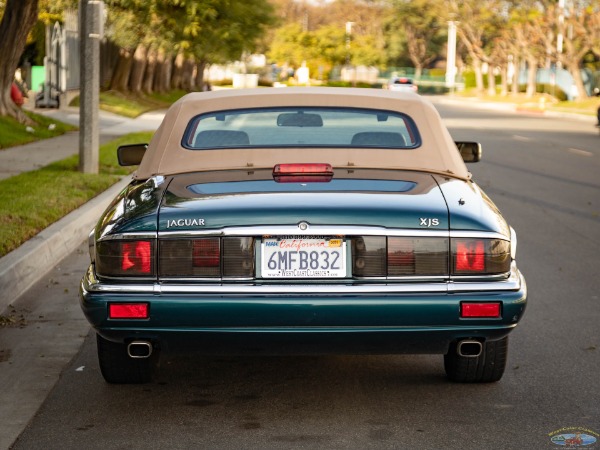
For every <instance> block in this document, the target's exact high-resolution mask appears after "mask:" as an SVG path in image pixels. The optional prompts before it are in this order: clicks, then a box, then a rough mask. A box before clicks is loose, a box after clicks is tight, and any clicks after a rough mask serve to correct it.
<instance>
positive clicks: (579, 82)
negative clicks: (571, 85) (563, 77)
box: [565, 64, 589, 101]
mask: <svg viewBox="0 0 600 450" xmlns="http://www.w3.org/2000/svg"><path fill="white" fill-rule="evenodd" d="M565 65H566V64H565ZM566 67H567V69H568V70H569V72H570V73H571V76H572V77H573V81H574V82H575V87H576V88H577V99H576V100H577V101H581V100H585V99H586V98H588V97H589V95H588V93H587V91H586V90H585V86H584V85H583V78H582V77H581V68H580V67H579V64H573V65H572V66H569V65H566Z"/></svg>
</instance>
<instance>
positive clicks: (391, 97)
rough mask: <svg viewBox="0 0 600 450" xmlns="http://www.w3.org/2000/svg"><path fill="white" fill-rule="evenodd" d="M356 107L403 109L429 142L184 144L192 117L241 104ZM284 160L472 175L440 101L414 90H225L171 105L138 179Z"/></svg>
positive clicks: (188, 97)
mask: <svg viewBox="0 0 600 450" xmlns="http://www.w3.org/2000/svg"><path fill="white" fill-rule="evenodd" d="M290 106H292V107H293V106H307V107H311V106H312V107H320V106H321V107H323V106H324V107H349V108H369V109H381V110H391V111H399V112H402V113H404V114H406V115H408V116H410V117H411V118H412V119H413V120H414V121H415V123H416V125H417V128H418V129H419V133H420V135H421V141H422V143H421V145H420V146H419V147H418V148H416V149H414V150H410V151H394V150H390V149H378V148H364V149H361V148H349V149H347V150H345V149H342V150H341V149H339V148H336V149H328V148H306V147H302V148H298V149H297V151H296V150H295V149H290V148H289V147H287V148H285V149H282V150H281V149H277V148H235V149H209V150H201V151H198V150H189V149H186V148H184V147H183V146H182V140H183V136H184V133H185V130H186V127H187V126H188V124H189V122H190V121H191V120H192V118H194V117H196V116H197V115H199V114H203V113H207V112H215V111H223V110H231V109H239V108H261V107H290ZM282 163H329V164H331V165H332V166H333V167H334V168H336V167H349V166H350V167H351V166H354V167H364V168H384V169H408V170H417V171H425V172H432V173H440V174H447V175H449V176H452V177H454V178H461V179H465V180H466V179H469V178H470V176H471V175H470V173H469V171H468V170H467V168H466V166H465V163H464V162H463V160H462V158H461V156H460V154H459V152H458V151H457V149H456V146H455V144H454V142H453V140H452V138H451V137H450V134H449V133H448V131H447V129H446V127H445V126H444V125H443V124H442V121H441V118H440V116H439V114H438V112H437V111H436V109H435V108H434V107H433V105H432V104H431V103H430V102H428V101H427V100H424V99H423V98H422V97H420V96H418V95H415V94H412V93H401V92H390V91H387V90H379V89H350V88H283V89H277V88H265V89H242V90H233V89H227V90H219V91H213V92H199V93H192V94H188V95H186V96H184V97H183V98H181V99H180V100H178V101H177V102H176V103H174V104H173V106H171V108H169V110H168V111H167V114H166V115H165V118H164V120H163V122H162V124H161V125H160V127H159V128H158V130H157V131H156V133H155V134H154V137H153V138H152V141H151V142H150V144H149V146H148V150H147V151H146V154H145V155H144V159H143V160H142V163H141V164H140V166H139V168H138V170H137V172H136V173H135V174H134V178H135V179H147V178H150V177H152V176H154V175H173V174H177V173H187V172H198V171H208V170H226V169H242V168H248V167H253V168H269V167H273V166H274V165H275V164H282Z"/></svg>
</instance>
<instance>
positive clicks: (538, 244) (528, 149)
mask: <svg viewBox="0 0 600 450" xmlns="http://www.w3.org/2000/svg"><path fill="white" fill-rule="evenodd" d="M437 106H438V108H439V110H440V112H441V114H442V116H443V117H444V118H445V120H446V121H447V124H448V126H449V128H450V131H451V133H452V135H453V136H454V138H455V139H463V140H467V139H468V140H478V141H480V142H481V143H482V144H483V149H484V150H483V151H484V158H483V161H482V162H481V163H479V164H475V165H472V166H470V168H471V169H472V171H473V174H474V177H475V179H476V180H477V181H478V183H479V184H480V185H481V186H482V187H483V189H484V190H485V191H486V193H487V194H488V195H489V196H490V197H492V199H493V200H494V201H495V203H496V204H497V205H498V206H499V207H500V209H501V211H502V212H503V214H504V215H505V216H506V217H507V219H508V220H509V222H510V223H511V225H512V226H513V227H514V228H515V229H516V230H517V234H518V238H519V246H518V254H517V260H518V262H519V267H520V268H521V270H522V271H523V273H524V274H525V276H526V278H527V282H528V287H529V306H528V309H527V312H526V314H525V318H524V319H523V321H522V322H521V324H520V326H519V327H518V328H517V329H516V330H515V331H514V332H513V333H512V334H511V342H510V356H509V362H508V366H507V371H506V373H505V375H504V378H503V379H502V380H501V381H500V382H498V383H495V384H484V385H461V384H454V383H450V382H448V381H446V379H445V377H444V369H443V362H442V357H441V356H377V357H348V356H334V357H331V356H323V357H321V356H319V357H308V356H307V357H242V358H240V357H195V358H191V357H188V358H176V359H175V358H171V359H168V360H167V361H163V364H162V366H161V368H160V371H159V374H158V379H157V380H156V382H154V383H151V384H148V385H142V386H111V385H108V384H106V383H104V382H103V380H102V377H101V375H100V372H99V369H98V364H97V362H96V352H95V340H94V339H92V337H93V336H92V334H91V333H90V334H88V335H87V337H86V338H85V339H83V338H84V336H85V334H86V333H82V332H81V330H82V329H83V330H85V327H84V326H83V325H82V324H83V322H82V316H80V315H78V313H77V304H76V289H77V288H76V286H71V285H70V283H72V282H73V280H74V279H76V278H77V276H78V275H77V274H76V269H73V268H74V267H77V265H78V264H82V263H81V262H80V261H85V255H82V254H81V251H80V252H79V254H78V253H75V254H74V255H73V256H72V258H69V259H68V260H66V261H64V262H63V263H61V267H63V269H62V271H63V272H64V271H66V272H67V273H68V275H64V273H63V278H58V275H56V273H55V275H53V276H54V277H55V278H54V280H57V279H58V280H59V284H58V285H57V284H52V283H50V284H48V282H46V285H45V287H44V286H43V285H40V286H39V287H38V288H37V289H40V291H39V292H41V293H39V294H37V295H32V296H31V297H30V299H29V300H28V302H30V303H27V302H26V301H24V302H23V304H22V305H23V306H20V308H21V310H20V311H16V314H17V313H22V314H24V316H25V320H24V323H23V328H19V327H13V328H12V329H11V330H9V331H10V332H11V333H13V334H17V333H18V332H20V330H21V329H22V330H27V329H28V328H29V329H31V328H35V327H36V326H37V329H38V330H40V329H42V328H43V324H42V323H41V322H40V321H41V320H43V319H40V318H35V317H31V315H32V314H37V311H38V309H39V308H41V307H43V305H45V304H47V303H52V302H54V301H56V302H61V303H66V304H68V306H65V307H64V310H65V311H67V312H68V313H69V317H70V321H69V323H68V324H66V325H67V326H69V327H72V328H73V330H72V333H76V334H77V336H76V337H75V338H74V341H73V342H74V343H76V344H77V345H78V344H79V342H82V341H83V345H82V346H81V349H80V351H79V353H78V354H77V355H76V356H75V357H74V358H73V359H72V360H71V361H70V362H68V363H66V361H59V362H58V363H56V364H55V365H54V369H53V370H57V369H56V368H57V367H60V368H62V367H63V366H64V371H63V372H62V375H61V376H60V379H59V381H58V383H57V384H56V385H55V387H54V389H53V390H52V392H51V393H50V394H49V395H48V397H47V399H46V401H45V403H44V404H43V406H42V407H41V408H40V410H39V412H38V414H37V416H36V417H35V418H34V419H33V420H32V422H31V423H30V424H29V426H28V427H27V429H26V430H25V431H24V432H23V434H22V435H21V436H20V438H19V439H18V441H17V442H16V444H15V445H14V448H15V449H32V448H61V449H80V448H86V449H95V448H102V449H105V448H115V449H118V448H123V449H125V448H127V449H131V448H136V449H137V448H145V449H154V448H173V449H175V448H181V449H188V448H225V449H229V448H230V449H245V448H248V449H281V448H324V449H338V448H339V449H342V448H343V449H346V448H352V449H354V448H356V449H367V448H377V449H379V448H394V449H398V448H401V449H521V448H522V449H545V448H560V447H559V446H557V445H555V444H553V443H551V441H550V434H551V433H553V432H556V431H558V430H561V429H566V428H569V427H577V428H584V429H588V430H591V431H593V432H595V433H600V376H599V375H598V374H599V373H600V277H599V276H598V273H599V265H600V257H599V256H598V255H599V254H600V136H598V132H597V131H596V130H595V129H594V128H593V126H591V125H590V124H589V123H582V122H577V121H571V120H566V119H552V118H541V117H536V116H528V115H515V114H509V113H501V112H489V111H483V110H474V109H463V108H459V107H457V106H454V105H448V104H437ZM83 264H85V263H83ZM83 270H84V267H81V271H83ZM65 299H67V300H68V301H67V302H65ZM19 305H21V304H19ZM17 309H18V308H17ZM42 316H43V314H42ZM51 319H52V318H51ZM52 321H53V324H52V325H53V328H52V329H56V330H59V329H60V325H58V322H59V321H60V319H56V318H53V319H52ZM62 326H63V327H64V326H65V323H63V325H62ZM79 327H83V328H79ZM4 331H6V330H4ZM23 332H24V331H23ZM49 334H51V333H49ZM2 336H4V337H6V333H5V334H4V335H2ZM13 339H16V338H13ZM48 339H51V337H50V336H48ZM15 342H16V340H15ZM69 345H73V344H69ZM1 356H2V355H0V361H1V359H2V358H1ZM40 358H41V357H40V356H39V355H38V358H37V359H38V360H39V359H40ZM65 363H66V364H65ZM15 402H16V403H15V407H17V406H18V402H19V400H18V399H15ZM3 420H4V419H3ZM598 440H599V441H600V438H599V439H598ZM588 448H589V447H588ZM593 448H600V443H597V444H596V445H595V446H594V447H593Z"/></svg>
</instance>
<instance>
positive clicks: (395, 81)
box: [385, 77, 419, 92]
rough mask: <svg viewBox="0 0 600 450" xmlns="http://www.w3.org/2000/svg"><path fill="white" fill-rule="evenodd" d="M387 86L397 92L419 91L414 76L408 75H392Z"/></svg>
mask: <svg viewBox="0 0 600 450" xmlns="http://www.w3.org/2000/svg"><path fill="white" fill-rule="evenodd" d="M385 87H386V88H387V89H388V90H390V91H397V92H417V91H418V90H419V89H418V87H417V85H416V84H415V83H414V82H413V80H412V78H407V77H392V78H390V79H389V81H388V82H387V84H386V85H385Z"/></svg>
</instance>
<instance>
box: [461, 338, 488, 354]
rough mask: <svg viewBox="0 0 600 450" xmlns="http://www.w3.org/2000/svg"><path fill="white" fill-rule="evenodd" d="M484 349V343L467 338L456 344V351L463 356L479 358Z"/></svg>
mask: <svg viewBox="0 0 600 450" xmlns="http://www.w3.org/2000/svg"><path fill="white" fill-rule="evenodd" d="M482 351H483V344H482V343H481V342H479V341H475V340H470V339H465V340H464V341H460V342H459V343H458V345H457V346H456V353H458V356H462V357H463V358H477V357H478V356H479V355H481V352H482Z"/></svg>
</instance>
